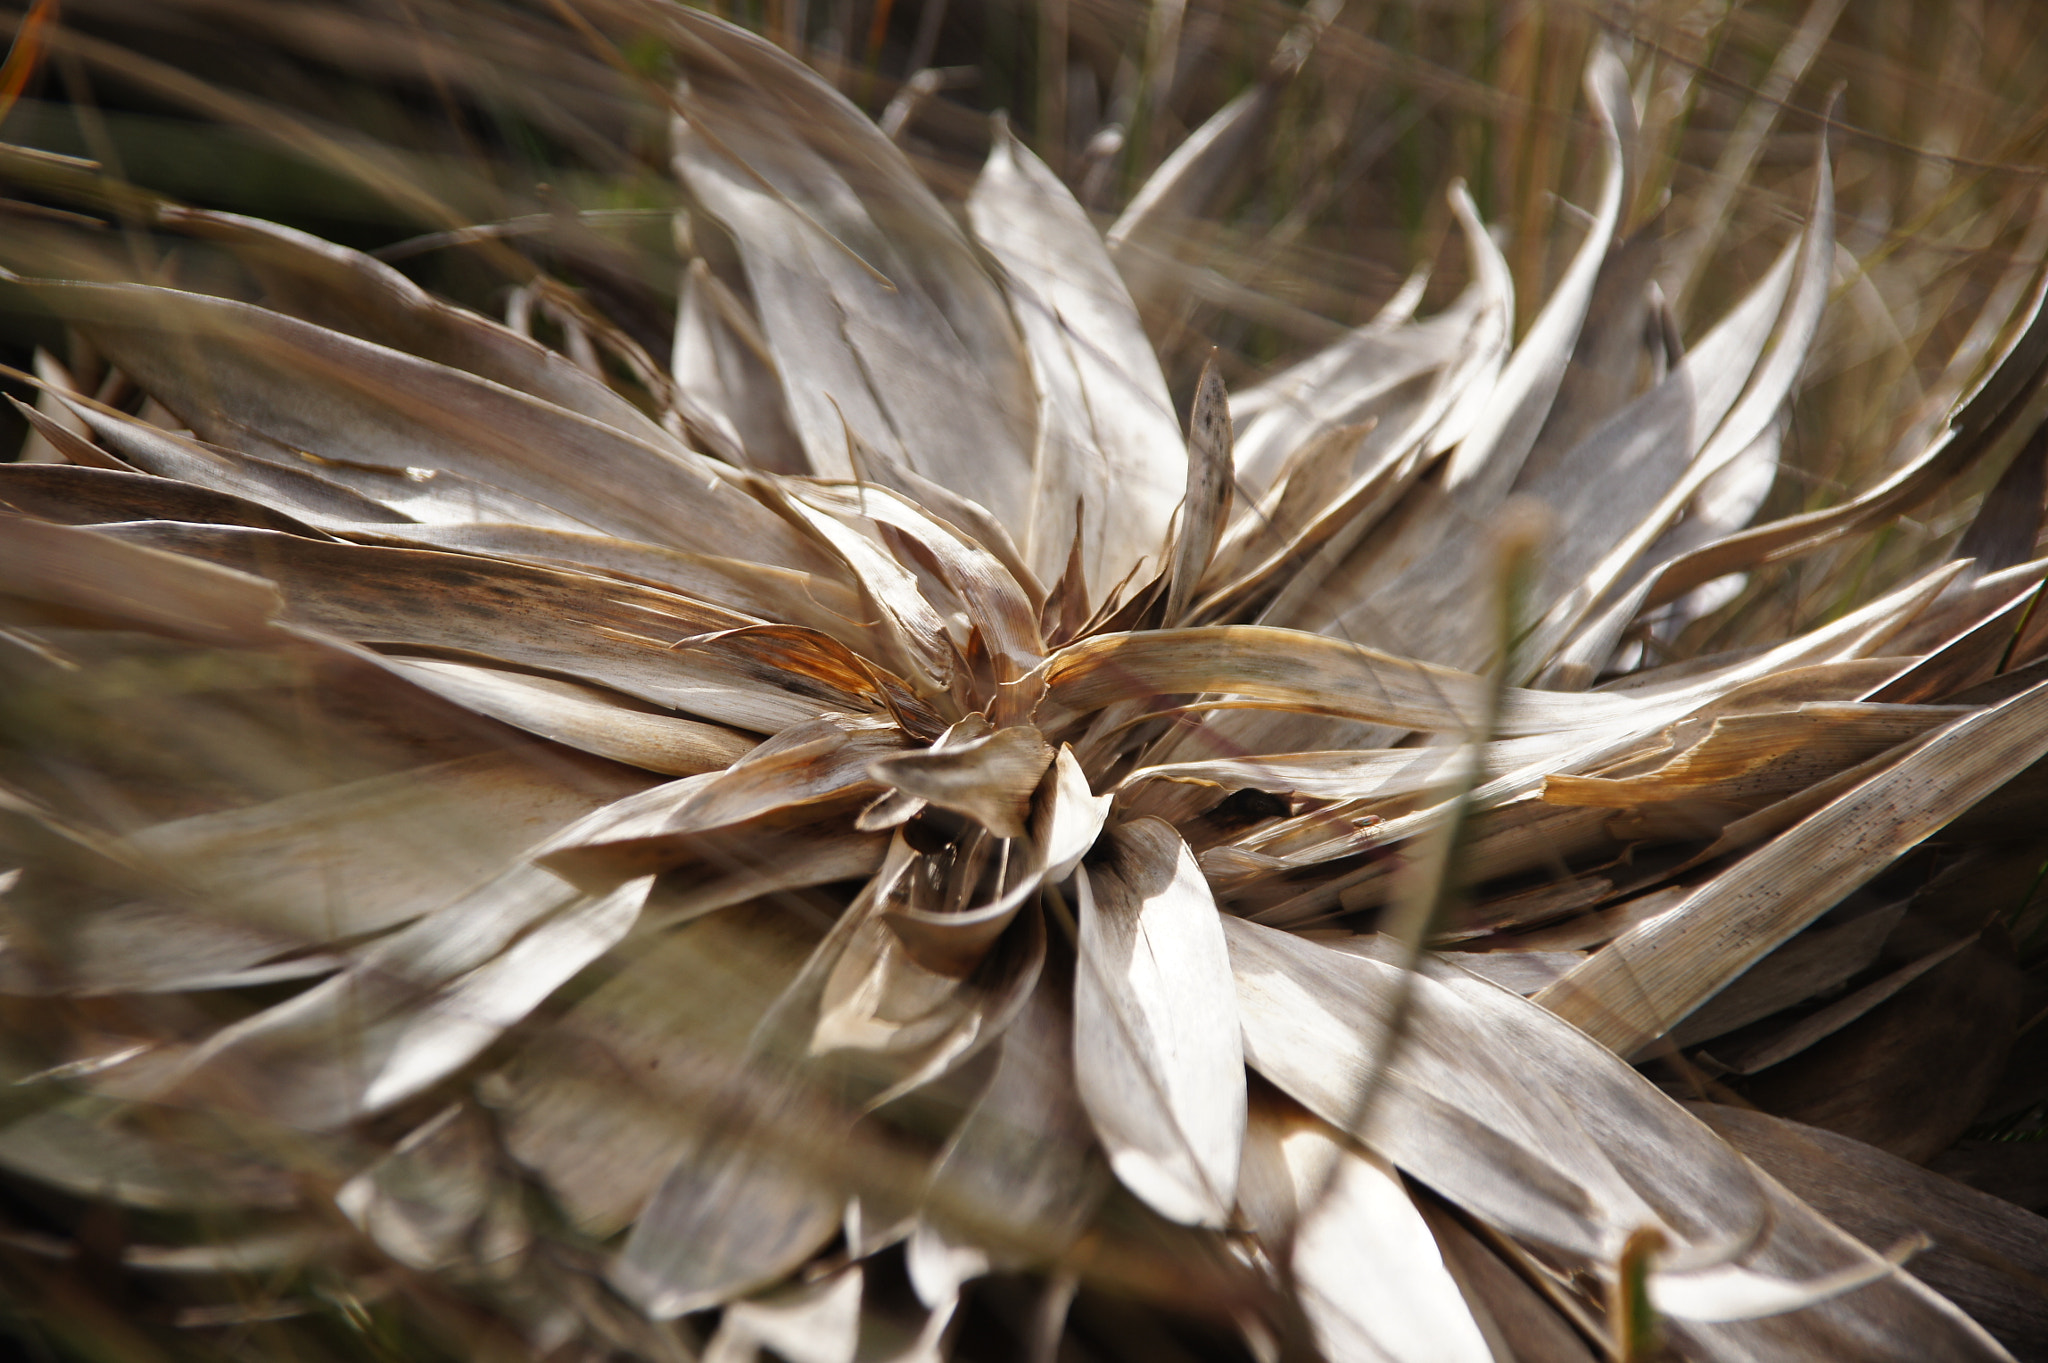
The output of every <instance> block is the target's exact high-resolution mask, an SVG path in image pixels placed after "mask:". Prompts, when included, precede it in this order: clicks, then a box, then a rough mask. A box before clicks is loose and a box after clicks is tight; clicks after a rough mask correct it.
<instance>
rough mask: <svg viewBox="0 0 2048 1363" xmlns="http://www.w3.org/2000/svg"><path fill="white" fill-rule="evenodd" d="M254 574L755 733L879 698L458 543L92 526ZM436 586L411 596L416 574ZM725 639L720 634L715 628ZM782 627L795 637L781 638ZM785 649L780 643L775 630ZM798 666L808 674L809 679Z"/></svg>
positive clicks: (310, 608)
mask: <svg viewBox="0 0 2048 1363" xmlns="http://www.w3.org/2000/svg"><path fill="white" fill-rule="evenodd" d="M97 533H99V534H101V535H103V536H105V537H107V538H110V539H111V538H113V537H115V536H119V537H121V538H122V539H124V540H126V541H128V542H130V543H139V544H147V545H152V546H161V547H163V548H166V549H171V550H175V551H177V552H179V553H181V554H189V555H192V556H193V557H195V558H206V559H211V560H213V561H215V562H218V563H223V564H226V565H228V566H231V567H234V568H236V569H241V570H245V571H249V572H254V573H260V574H261V575H262V576H264V577H267V578H269V579H270V580H271V581H272V582H274V583H276V584H277V586H278V588H280V589H281V590H282V591H283V592H284V594H285V598H286V601H287V609H286V610H285V611H284V612H283V614H285V615H286V616H287V617H288V618H291V619H293V620H295V621H297V622H298V623H301V624H304V625H307V626H311V627H313V628H315V629H319V630H324V631H328V632H330V633H332V634H338V635H340V636H341V637H343V638H345V639H350V640H353V641H355V642H359V643H374V644H410V645H415V646H422V647H428V648H442V649H458V650H462V651H464V652H468V653H472V654H477V655H481V656H482V657H484V658H490V659H496V660H499V661H501V662H507V663H513V664H516V665H520V666H526V667H536V668H542V669H547V670H552V671H559V672H564V673H567V674H568V675H570V676H572V677H580V678H583V679H586V680H588V681H592V682H596V683H598V684H600V685H605V686H610V687H612V688H614V689H616V690H620V691H624V692H625V693H626V694H628V695H631V696H637V697H639V698H640V699H642V700H647V701H652V702H653V703H655V704H657V705H663V706H668V707H671V708H674V709H679V710H684V711H686V712H689V713H692V714H697V715H702V716H704V717H705V718H707V719H713V720H723V721H725V722H727V723H731V724H734V725H736V726H738V727H741V728H750V729H754V730H755V731H757V732H773V731H775V730H777V729H781V728H783V727H785V726H787V725H789V724H793V723H799V722H801V721H803V720H806V719H809V718H810V717H811V716H813V715H815V714H816V713H817V712H818V711H819V710H820V709H825V708H836V709H845V710H853V711H859V710H865V709H868V708H870V707H871V706H873V707H880V706H881V705H882V704H883V702H882V701H881V698H880V696H879V695H872V694H871V695H870V696H867V697H863V695H862V693H864V692H870V689H871V688H873V687H874V685H875V683H874V682H873V681H872V679H871V678H870V677H869V676H868V675H866V674H865V673H864V672H862V671H861V670H860V669H859V667H858V665H857V664H852V663H849V662H848V661H847V659H846V655H845V653H844V650H843V649H841V648H839V646H837V645H833V646H832V647H830V648H825V647H822V646H817V645H812V644H808V643H807V642H806V641H804V640H803V639H802V632H801V631H794V630H791V631H782V632H780V633H778V634H777V635H775V636H773V637H772V638H771V637H766V636H762V637H761V638H760V642H759V643H758V644H756V643H755V642H754V639H755V636H750V635H748V634H745V633H740V634H733V633H730V631H733V630H736V629H738V630H744V629H745V628H746V627H747V626H750V625H752V624H753V623H754V622H753V621H752V620H750V619H749V618H748V617H746V616H741V615H735V614H734V613H733V612H731V611H725V610H720V609H718V608H716V607H713V606H707V605H704V604H703V603H701V602H697V601H692V600H690V599H688V598H687V597H681V596H677V595H675V594H674V593H672V592H663V591H658V590H656V589H654V588H651V587H640V586H635V585H632V584H627V583H622V582H618V581H616V580H613V579H608V578H597V577H592V576H590V575H588V574H584V573H574V572H567V571H564V570H561V569H551V568H540V567H534V566H530V565H525V564H514V563H506V562H503V561H500V560H494V559H487V558H480V557H477V556H473V555H467V554H439V553H433V552H430V551H427V550H416V549H382V548H374V547H370V546H367V545H349V544H327V543H322V542H320V541H316V540H304V539H299V538H297V537H295V536H284V535H277V534H275V533H274V532H270V531H263V530H241V529H230V528H225V527H197V526H181V525H175V524H171V523H168V522H159V523H148V522H145V523H139V524H135V525H128V526H120V527H113V528H109V529H107V530H104V531H100V532H97ZM425 583H431V584H433V587H434V590H433V591H432V592H431V593H422V592H421V590H420V587H421V585H422V584H425ZM721 636H723V637H721ZM792 636H795V637H794V638H792ZM785 640H787V641H789V643H790V645H791V646H788V647H784V646H781V645H782V642H783V641H785ZM805 673H809V674H810V675H808V676H806V675H804V674H805Z"/></svg>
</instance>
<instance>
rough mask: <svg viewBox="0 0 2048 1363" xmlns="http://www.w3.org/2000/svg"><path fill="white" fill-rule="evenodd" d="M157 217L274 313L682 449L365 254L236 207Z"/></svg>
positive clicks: (520, 343) (578, 376) (591, 385)
mask: <svg viewBox="0 0 2048 1363" xmlns="http://www.w3.org/2000/svg"><path fill="white" fill-rule="evenodd" d="M157 218H158V220H159V221H160V222H161V223H163V225H164V226H166V227H169V228H171V229H173V230H175V231H179V232H183V233H186V234H187V235H189V236H194V237H198V238H201V239H202V240H206V241H215V242H221V243H224V244H226V245H228V246H229V247H231V248H232V249H233V250H234V253H235V259H236V260H237V261H238V262H239V263H240V264H242V265H243V266H244V267H245V268H247V269H248V270H249V271H250V272H251V273H253V274H254V275H255V276H256V277H257V278H258V279H259V280H260V281H261V282H262V283H263V286H264V288H265V291H266V292H267V293H268V294H269V296H270V299H271V301H272V303H273V304H274V305H275V306H277V307H278V308H279V310H280V311H284V312H288V313H291V314H292V315H294V316H297V317H302V318H304V319H305V320H307V321H309V322H313V323H316V324H318V325H320V326H323V327H327V328H329V329H330V330H334V331H340V332H345V333H347V334H349V335H351V336H358V337H361V338H362V339H363V340H366V341H372V342H374V343H376V344H378V345H382V346H389V347H391V348H392V349H393V350H403V351H405V352H406V353H408V354H412V355H418V356H419V357H420V358H422V359H426V360H432V361H434V362H435V363H436V364H444V365H447V366H449V367H450V368H452V369H462V370H466V371H468V372H469V373H472V374H475V375H476V376H478V377H479V378H484V379H489V380H491V381H492V382H493V383H498V384H502V385H504V386H505V387H507V388H511V389H514V390H516V391H518V392H521V393H530V394H532V395H533V396H534V397H537V398H540V399H542V400H543V401H546V402H551V403H553V404H554V405H555V406H557V407H560V408H563V409H564V410H566V411H571V412H576V413H579V414H581V415H583V416H587V417H589V418H591V419H592V420H593V421H602V422H603V423H605V424H606V425H607V426H613V427H616V428H618V429H619V430H621V431H624V432H625V433H626V434H628V435H630V436H632V437H633V438H634V439H636V440H644V441H646V442H647V443H648V444H650V445H653V446H654V447H655V448H657V449H662V450H668V451H671V452H680V451H681V450H682V448H683V447H682V446H681V445H680V444H678V443H677V441H676V439H675V437H674V436H672V435H670V434H669V433H668V432H667V431H664V430H663V429H662V428H661V427H660V425H658V424H657V423H655V422H654V421H652V420H650V419H649V418H648V416H647V415H646V414H645V413H644V412H642V411H641V410H640V409H639V408H638V407H635V406H634V405H633V404H632V403H630V402H628V401H627V400H626V399H624V398H622V397H620V396H619V395H618V394H617V393H614V392H613V391H612V390H611V389H610V388H607V387H606V386H605V385H604V384H603V383H602V382H601V381H599V380H598V379H596V378H593V377H592V376H591V375H589V374H588V373H586V372H584V371H583V370H582V369H581V368H579V367H577V365H576V364H575V363H573V362H572V361H571V360H569V359H568V357H566V356H564V355H560V354H557V353H556V352H554V351H552V350H549V349H548V348H546V347H545V346H542V345H539V344H537V343H535V342H533V341H530V340H528V339H527V338H526V337H524V336H521V335H519V334H518V333H517V332H515V331H512V330H510V329H509V328H507V327H504V326H500V325H499V324H498V323H496V322H493V321H491V320H490V319H489V318H487V317H481V316H478V315H477V314H476V313H473V312H469V311H466V310H465V309H462V308H458V307H454V306H452V305H450V304H448V303H444V302H442V301H441V300H439V299H437V298H434V297H433V296H432V295H430V294H428V293H427V292H426V291H425V290H423V289H421V288H420V287H419V286H418V285H417V284H415V283H413V282H412V281H411V280H410V279H407V278H406V277H405V276H404V275H402V274H400V273H399V272H398V271H397V270H394V269H392V268H391V267H390V266H389V265H386V264H385V263H384V262H383V261H381V260H378V259H377V258H375V257H374V256H366V255H363V254H362V253H361V252H359V251H351V250H349V249H348V248H347V247H344V246H337V245H335V244H334V243H333V242H331V241H325V240H323V239H321V238H319V237H316V236H312V235H310V234H309V233H305V232H299V231H295V230H293V229H292V228H289V227H283V226H280V225H279V224H277V223H274V222H265V221H263V220H262V219H260V218H248V217H243V216H241V215H240V214H236V213H215V212H209V211H207V210H204V209H196V208H180V207H165V208H163V209H161V210H160V211H159V212H158V214H157Z"/></svg>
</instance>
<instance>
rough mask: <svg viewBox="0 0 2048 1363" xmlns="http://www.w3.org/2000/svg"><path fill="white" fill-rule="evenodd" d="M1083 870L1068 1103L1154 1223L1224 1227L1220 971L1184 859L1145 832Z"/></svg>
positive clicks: (1225, 1102) (1226, 998)
mask: <svg viewBox="0 0 2048 1363" xmlns="http://www.w3.org/2000/svg"><path fill="white" fill-rule="evenodd" d="M1111 838H1112V845H1113V848H1114V852H1113V856H1112V857H1111V858H1109V859H1107V860H1105V861H1104V862H1103V863H1102V864H1100V865H1097V866H1093V867H1090V866H1083V867H1082V868H1081V870H1080V871H1079V872H1078V873H1077V876H1076V881H1075V884H1076V887H1077V889H1078V892H1079V895H1080V930H1081V938H1080V953H1081V962H1080V966H1079V967H1078V971H1077V974H1076V977H1075V982H1074V1073H1075V1080H1076V1083H1077V1085H1078V1087H1079V1089H1080V1093H1081V1102H1082V1105H1083V1106H1084V1107H1086V1108H1087V1110H1088V1115H1089V1117H1090V1119H1091V1120H1093V1122H1094V1123H1095V1129H1096V1132H1097V1134H1098V1135H1100V1137H1101V1138H1102V1142H1103V1146H1104V1148H1105V1149H1106V1150H1107V1151H1108V1153H1109V1163H1110V1167H1111V1168H1112V1169H1114V1170H1115V1171H1116V1175H1117V1177H1118V1178H1119V1179H1121V1180H1122V1181H1123V1183H1124V1184H1125V1186H1126V1187H1128V1188H1130V1189H1131V1191H1133V1192H1134V1193H1136V1194H1138V1196H1140V1197H1142V1198H1143V1199H1144V1200H1145V1201H1146V1202H1148V1203H1149V1204H1151V1206H1152V1207H1153V1208H1154V1210H1156V1211H1158V1212H1159V1213H1160V1214H1161V1215H1162V1216H1166V1217H1169V1218H1171V1219H1173V1220H1176V1221H1184V1222H1190V1223H1194V1224H1198V1225H1221V1224H1223V1223H1224V1222H1225V1221H1226V1220H1227V1219H1228V1217H1229V1213H1230V1204H1231V1200H1232V1195H1233V1191H1234V1189H1235V1187H1236V1184H1237V1164H1238V1153H1239V1149H1240V1147H1241V1144H1242V1142H1243V1139H1244V1111H1245V1109H1244V1104H1245V1097H1244V1062H1243V1059H1242V1051H1241V1050H1240V1047H1239V1042H1238V1034H1237V1032H1238V1029H1237V1015H1236V1009H1235V1008H1234V1006H1233V1005H1232V1003H1231V1001H1230V1000H1231V987H1230V981H1229V973H1228V971H1229V965H1228V959H1227V957H1226V956H1225V953H1224V946H1223V937H1222V933H1221V931H1220V929H1219V927H1218V925H1217V914H1216V910H1215V905H1214V902H1213V901H1212V900H1211V899H1210V897H1209V887H1208V885H1207V884H1206V883H1205V882H1204V881H1203V879H1202V875H1201V871H1200V869H1199V868H1197V867H1196V865H1195V859H1194V857H1193V856H1192V855H1191V854H1190V853H1189V852H1188V850H1187V847H1186V845H1185V844H1183V843H1182V842H1181V840H1180V838H1179V837H1178V835H1176V834H1175V833H1174V832H1173V830H1172V829H1171V828H1170V827H1169V826H1168V825H1166V824H1163V823H1160V822H1158V821H1157V820H1153V819H1140V820H1136V821H1134V822H1132V823H1127V824H1124V825H1121V826H1120V827H1118V828H1116V829H1114V830H1113V831H1112V833H1111Z"/></svg>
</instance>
